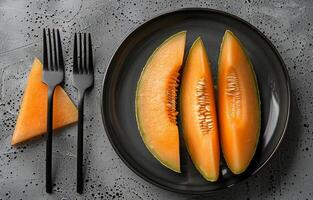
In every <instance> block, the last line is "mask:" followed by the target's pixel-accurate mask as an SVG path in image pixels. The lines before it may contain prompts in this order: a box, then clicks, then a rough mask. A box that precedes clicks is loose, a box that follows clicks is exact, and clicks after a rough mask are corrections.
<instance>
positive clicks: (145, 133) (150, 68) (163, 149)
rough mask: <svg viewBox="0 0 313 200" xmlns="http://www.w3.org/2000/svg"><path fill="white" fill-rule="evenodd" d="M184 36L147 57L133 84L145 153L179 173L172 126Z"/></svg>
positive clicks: (171, 40) (177, 144)
mask: <svg viewBox="0 0 313 200" xmlns="http://www.w3.org/2000/svg"><path fill="white" fill-rule="evenodd" d="M185 41H186V32H185V31H183V32H179V33H177V34H175V35H173V36H172V37H170V38H168V39H167V40H166V41H164V42H163V43H162V44H161V45H160V46H159V47H158V48H157V49H156V50H155V51H154V53H153V54H152V55H151V56H150V58H149V60H148V61H147V63H146V65H145V67H144V69H143V71H142V73H141V76H140V79H139V81H138V84H137V92H136V96H137V97H136V118H137V124H138V128H139V131H140V134H141V137H142V139H143V141H144V143H145V145H146V147H147V148H148V149H149V151H150V152H151V153H152V154H153V155H154V157H155V158H156V159H158V160H159V161H160V162H161V163H162V164H163V165H164V166H166V167H168V168H170V169H172V170H173V171H175V172H180V159H179V135H178V127H177V124H176V116H177V111H176V108H175V104H176V92H177V86H178V83H177V77H178V75H179V74H178V71H179V69H180V68H181V66H182V63H183V57H184V51H185Z"/></svg>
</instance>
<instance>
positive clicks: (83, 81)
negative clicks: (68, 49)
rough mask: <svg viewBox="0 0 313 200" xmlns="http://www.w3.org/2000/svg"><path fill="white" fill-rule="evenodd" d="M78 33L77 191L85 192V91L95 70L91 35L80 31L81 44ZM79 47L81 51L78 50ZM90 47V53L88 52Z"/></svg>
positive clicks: (75, 78) (75, 74)
mask: <svg viewBox="0 0 313 200" xmlns="http://www.w3.org/2000/svg"><path fill="white" fill-rule="evenodd" d="M77 43H78V41H77V34H76V33H75V36H74V55H73V83H74V86H75V87H76V88H77V90H78V137H77V192H78V193H82V192H83V144H84V140H83V139H84V136H83V132H84V95H85V91H86V90H87V89H88V88H90V87H91V86H93V82H94V70H93V58H92V45H91V36H90V34H88V45H87V34H86V33H84V38H82V34H81V33H79V46H78V45H77ZM78 49H79V51H78ZM87 49H88V53H87Z"/></svg>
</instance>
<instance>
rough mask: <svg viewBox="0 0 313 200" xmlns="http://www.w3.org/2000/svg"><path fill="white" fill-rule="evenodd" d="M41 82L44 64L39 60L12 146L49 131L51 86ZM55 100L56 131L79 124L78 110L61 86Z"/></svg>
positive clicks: (56, 91)
mask: <svg viewBox="0 0 313 200" xmlns="http://www.w3.org/2000/svg"><path fill="white" fill-rule="evenodd" d="M41 80H42V64H41V62H40V61H39V60H38V59H37V58H35V60H34V63H33V65H32V69H31V71H30V73H29V76H28V82H27V85H26V88H25V92H24V95H23V100H22V104H21V107H20V111H19V115H18V118H17V122H16V126H15V130H14V133H13V137H12V141H11V144H12V145H15V144H18V143H21V142H24V141H27V140H29V139H32V138H35V137H37V136H40V135H42V134H44V133H45V132H46V130H47V96H48V87H47V85H45V84H44V83H43V82H42V81H41ZM53 98H54V102H53V129H57V128H61V127H63V126H66V125H69V124H71V123H74V122H76V121H77V119H78V112H77V108H76V106H75V105H74V103H73V102H72V101H71V99H70V98H69V96H68V95H67V94H66V92H65V91H64V90H63V89H62V88H61V87H60V86H58V87H57V88H56V89H55V92H54V97H53Z"/></svg>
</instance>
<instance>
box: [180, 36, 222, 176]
mask: <svg viewBox="0 0 313 200" xmlns="http://www.w3.org/2000/svg"><path fill="white" fill-rule="evenodd" d="M198 42H201V43H203V42H202V40H201V37H198V38H197V39H196V40H195V41H194V42H193V44H192V46H191V47H190V50H189V52H188V56H187V60H188V58H189V55H190V53H191V51H192V49H193V48H194V46H195V45H196V44H197V43H198ZM208 62H209V63H210V60H209V59H208ZM186 63H187V61H186ZM184 76H185V74H184V73H183V78H182V80H184ZM181 84H182V85H183V84H185V83H184V81H182V83H181ZM182 88H183V87H181V91H180V99H182V95H183V92H184V91H183V89H182ZM180 102H181V100H180ZM180 110H182V103H180ZM180 117H181V118H183V115H182V114H181V115H180ZM182 121H183V120H182ZM183 132H184V129H183ZM183 135H184V140H185V141H187V139H186V137H185V134H183ZM186 148H187V151H188V153H189V155H191V154H190V149H189V147H188V145H186ZM190 157H191V160H192V161H193V164H194V166H195V167H196V169H197V170H198V171H199V173H200V174H201V175H202V177H203V178H204V179H205V180H207V181H210V182H215V181H217V179H218V176H219V174H218V176H217V177H210V176H208V175H207V174H206V173H205V172H204V171H203V170H202V169H201V168H200V167H199V166H198V165H196V164H195V162H194V160H193V158H192V156H190Z"/></svg>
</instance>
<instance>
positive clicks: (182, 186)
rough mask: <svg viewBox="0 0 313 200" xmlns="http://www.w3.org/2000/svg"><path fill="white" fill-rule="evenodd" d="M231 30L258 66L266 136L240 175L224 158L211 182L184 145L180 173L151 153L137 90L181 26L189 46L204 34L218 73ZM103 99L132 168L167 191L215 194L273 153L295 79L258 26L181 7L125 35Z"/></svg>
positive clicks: (115, 139)
mask: <svg viewBox="0 0 313 200" xmlns="http://www.w3.org/2000/svg"><path fill="white" fill-rule="evenodd" d="M226 29H229V30H231V31H233V32H234V33H235V34H236V36H238V38H239V39H240V40H241V41H242V43H243V44H244V46H245V48H246V50H247V52H248V54H249V56H250V58H251V60H252V63H253V65H254V68H255V72H256V76H257V79H258V83H259V89H260V96H261V103H262V105H261V109H262V124H261V136H260V141H259V145H258V149H257V153H256V155H255V157H254V159H253V161H252V163H251V164H250V166H249V168H248V170H247V171H246V172H245V173H243V174H241V175H239V176H238V175H237V176H235V175H233V174H231V172H230V171H229V170H228V169H227V167H226V166H225V164H224V162H223V161H221V172H220V178H219V180H218V181H217V182H215V183H210V182H207V181H205V180H204V179H203V178H202V177H201V175H200V174H199V173H198V172H197V171H196V170H195V168H194V166H193V165H192V163H191V161H190V159H189V157H188V154H186V151H185V149H184V148H182V149H181V160H182V161H181V165H182V170H183V173H181V174H178V173H175V172H172V171H171V170H169V169H167V168H165V167H164V166H163V165H161V164H160V163H159V162H158V161H157V160H156V159H155V158H154V157H153V156H152V155H151V154H150V153H149V151H148V150H147V148H146V147H145V145H144V143H143V142H142V140H141V137H140V134H139V131H138V128H137V124H136V119H135V91H136V84H137V81H138V79H139V76H140V73H141V71H142V69H143V67H144V65H145V63H146V61H147V59H148V57H149V56H150V55H151V53H152V52H153V51H154V50H155V48H157V47H158V46H159V45H160V44H161V43H162V42H163V41H164V40H165V39H166V38H168V37H169V36H171V35H173V34H174V33H177V32H179V31H182V30H187V46H186V51H188V50H189V47H190V46H191V44H192V42H193V41H194V40H195V38H196V37H198V36H201V37H202V39H203V41H204V44H205V46H206V49H207V52H208V55H209V58H210V60H211V63H212V66H213V74H214V77H215V78H216V72H217V59H218V54H219V49H220V44H221V40H222V37H223V34H224V32H225V30H226ZM101 101H102V102H101V104H102V118H103V122H104V125H105V128H106V133H107V135H108V137H109V139H110V141H111V144H112V146H113V147H114V149H115V151H116V152H117V153H118V155H119V156H120V158H121V159H122V160H123V161H124V162H125V164H126V165H127V166H128V167H129V168H130V169H132V170H133V171H134V172H135V173H136V174H138V175H139V176H140V177H142V178H144V179H145V180H147V181H148V182H150V183H153V184H155V185H157V186H160V187H162V188H164V189H167V190H171V191H175V192H181V193H193V194H200V193H211V192H214V191H217V190H220V189H223V188H226V187H230V186H232V185H234V184H236V183H238V182H240V181H241V180H243V179H246V178H247V177H249V176H251V175H253V174H255V173H256V172H257V171H259V170H260V169H261V168H262V167H263V166H264V165H265V163H267V162H268V160H269V159H270V158H271V156H272V155H273V154H274V152H275V151H276V149H277V147H278V145H279V144H280V142H281V140H282V138H283V136H284V133H285V129H286V126H287V122H288V118H289V108H290V82H289V77H288V73H287V70H286V67H285V65H284V62H283V61H282V59H281V57H280V55H279V54H278V52H277V50H276V49H275V48H274V46H273V45H272V44H271V43H270V41H269V40H268V39H266V37H265V36H264V35H263V34H262V33H261V32H260V31H258V30H257V29H256V28H255V27H253V26H252V25H250V24H249V23H247V22H246V21H244V20H242V19H240V18H238V17H236V16H233V15H230V14H228V13H225V12H221V11H217V10H211V9H182V10H178V11H175V12H171V13H167V14H164V15H161V16H158V17H156V18H154V19H152V20H150V21H148V22H146V23H144V24H143V25H141V26H140V27H138V28H137V29H135V30H134V31H133V32H132V33H131V34H130V35H128V36H127V37H126V39H125V40H124V41H123V43H122V44H121V45H120V46H119V48H118V49H117V51H116V52H115V54H114V56H113V57H112V59H111V62H110V65H109V67H108V68H107V72H106V75H105V79H104V83H103V94H102V99H101ZM179 123H180V122H179ZM181 147H184V145H181Z"/></svg>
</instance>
